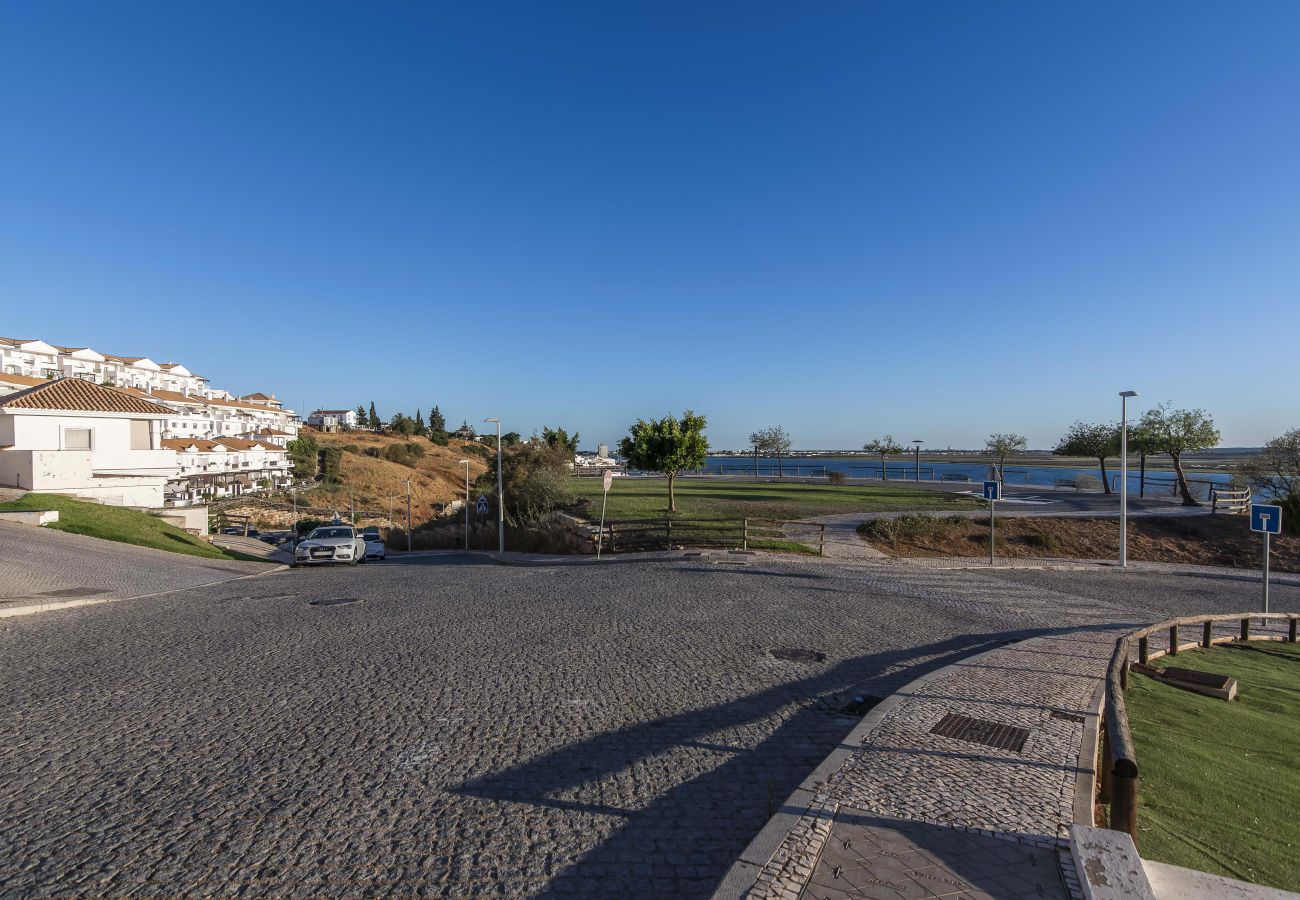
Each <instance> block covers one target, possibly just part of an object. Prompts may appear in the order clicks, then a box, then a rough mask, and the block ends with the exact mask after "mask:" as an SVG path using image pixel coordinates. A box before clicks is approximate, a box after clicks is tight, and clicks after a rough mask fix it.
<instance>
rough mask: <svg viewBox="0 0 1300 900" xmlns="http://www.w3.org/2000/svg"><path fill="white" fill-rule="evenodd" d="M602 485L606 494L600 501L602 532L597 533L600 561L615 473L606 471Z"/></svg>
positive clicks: (597, 553) (597, 551)
mask: <svg viewBox="0 0 1300 900" xmlns="http://www.w3.org/2000/svg"><path fill="white" fill-rule="evenodd" d="M601 483H602V484H603V485H604V486H605V494H604V496H603V497H601V500H600V531H598V532H596V559H600V549H601V547H602V546H604V544H605V506H606V504H608V503H609V489H610V488H611V487H613V485H614V473H613V472H610V471H609V470H606V471H605V477H604V478H602V479H601Z"/></svg>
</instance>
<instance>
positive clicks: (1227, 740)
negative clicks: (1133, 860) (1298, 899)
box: [1126, 642, 1300, 890]
mask: <svg viewBox="0 0 1300 900" xmlns="http://www.w3.org/2000/svg"><path fill="white" fill-rule="evenodd" d="M1155 664H1156V665H1159V666H1165V665H1174V666H1180V667H1182V668H1185V669H1201V670H1204V671H1209V672H1218V673H1220V674H1223V675H1230V676H1232V677H1233V678H1236V679H1237V682H1238V695H1237V699H1236V700H1234V701H1232V702H1231V703H1228V702H1225V701H1223V700H1217V699H1215V698H1213V697H1206V696H1203V695H1201V694H1195V693H1192V692H1190V691H1184V690H1181V689H1179V688H1175V687H1171V686H1169V685H1164V684H1159V683H1157V682H1155V681H1152V680H1151V679H1149V678H1144V677H1142V676H1141V675H1137V674H1135V675H1133V676H1132V677H1131V679H1130V685H1131V687H1130V689H1129V691H1128V694H1127V695H1126V699H1127V701H1128V713H1129V723H1130V725H1131V727H1132V729H1133V740H1134V742H1135V745H1136V749H1137V761H1138V772H1139V775H1140V778H1141V781H1140V787H1139V794H1138V797H1139V814H1138V823H1139V826H1140V831H1139V849H1140V850H1141V853H1142V855H1143V856H1144V857H1147V858H1150V859H1154V860H1158V861H1160V862H1167V863H1173V864H1175V865H1179V866H1186V867H1188V868H1193V869H1201V870H1203V871H1206V872H1214V873H1216V874H1219V875H1226V876H1228V877H1230V878H1239V879H1241V880H1243V881H1253V882H1256V883H1258V884H1266V885H1272V886H1273V887H1279V888H1286V889H1289V890H1295V889H1296V887H1297V886H1300V815H1297V811H1300V646H1297V645H1295V644H1282V643H1263V642H1251V643H1249V644H1237V645H1228V646H1222V647H1216V648H1213V649H1210V650H1197V651H1194V652H1190V653H1187V652H1185V653H1180V654H1178V655H1177V656H1176V657H1173V658H1168V657H1166V658H1162V659H1159V660H1157V661H1156V663H1155Z"/></svg>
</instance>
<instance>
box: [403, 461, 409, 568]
mask: <svg viewBox="0 0 1300 900" xmlns="http://www.w3.org/2000/svg"><path fill="white" fill-rule="evenodd" d="M402 484H404V485H406V552H407V553H410V552H411V479H409V478H404V479H402Z"/></svg>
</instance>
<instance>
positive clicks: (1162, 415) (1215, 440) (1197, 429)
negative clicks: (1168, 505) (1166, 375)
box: [1138, 403, 1220, 506]
mask: <svg viewBox="0 0 1300 900" xmlns="http://www.w3.org/2000/svg"><path fill="white" fill-rule="evenodd" d="M1138 428H1139V429H1140V430H1141V432H1142V436H1143V440H1144V441H1145V442H1146V445H1147V447H1148V452H1150V453H1168V454H1169V458H1170V460H1171V461H1172V462H1173V464H1174V474H1175V475H1176V476H1177V478H1178V490H1179V492H1180V493H1181V494H1182V495H1183V505H1184V506H1200V504H1199V503H1197V502H1196V498H1194V497H1193V496H1192V493H1191V491H1190V490H1188V488H1187V476H1186V475H1185V474H1184V473H1183V454H1184V453H1195V452H1196V451H1198V450H1209V449H1210V448H1211V447H1217V446H1219V441H1220V436H1219V429H1217V428H1215V427H1214V419H1213V418H1211V416H1210V414H1209V413H1207V412H1206V411H1205V410H1203V409H1172V408H1170V405H1169V404H1168V403H1161V404H1160V405H1159V406H1155V407H1152V408H1151V409H1148V410H1147V411H1146V412H1145V413H1143V414H1142V420H1141V421H1140V422H1139V423H1138Z"/></svg>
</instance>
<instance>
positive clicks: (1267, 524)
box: [1250, 503, 1282, 534]
mask: <svg viewBox="0 0 1300 900" xmlns="http://www.w3.org/2000/svg"><path fill="white" fill-rule="evenodd" d="M1250 530H1251V531H1262V532H1264V533H1265V534H1281V533H1282V507H1280V506H1266V505H1263V504H1256V503H1252V504H1251V505H1250Z"/></svg>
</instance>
